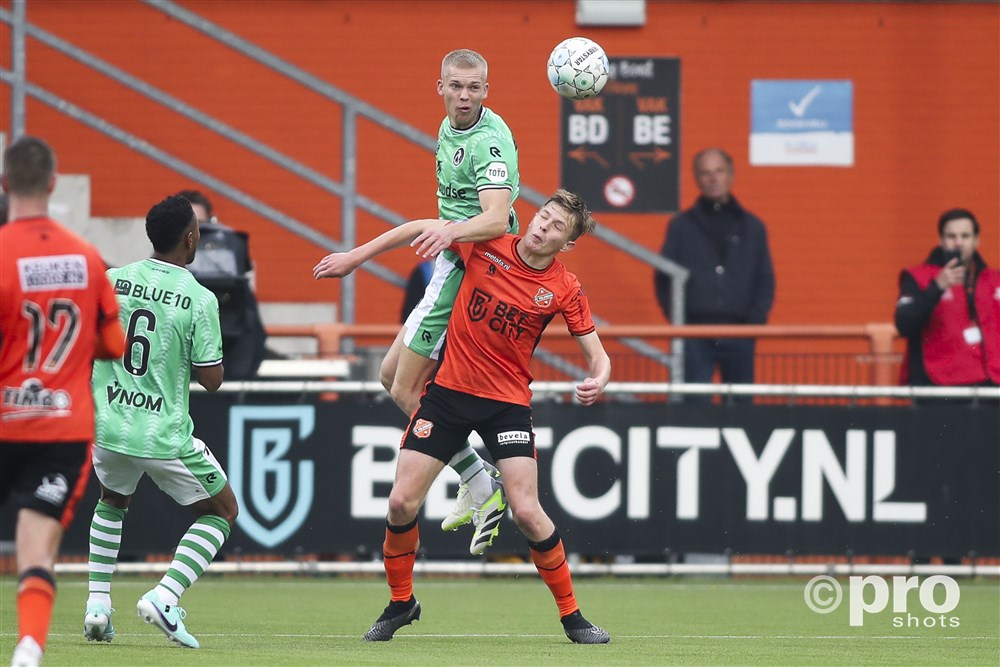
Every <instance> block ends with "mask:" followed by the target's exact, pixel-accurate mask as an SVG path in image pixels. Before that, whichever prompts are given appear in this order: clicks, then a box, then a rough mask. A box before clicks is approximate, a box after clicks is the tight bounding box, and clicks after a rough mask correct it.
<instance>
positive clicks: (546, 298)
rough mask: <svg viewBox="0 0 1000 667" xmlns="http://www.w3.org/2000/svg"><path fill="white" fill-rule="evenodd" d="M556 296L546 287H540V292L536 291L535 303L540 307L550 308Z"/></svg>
mask: <svg viewBox="0 0 1000 667" xmlns="http://www.w3.org/2000/svg"><path fill="white" fill-rule="evenodd" d="M553 296H555V295H554V294H552V292H550V291H548V290H547V289H545V288H544V287H539V288H538V292H536V293H535V305H536V306H538V307H539V308H548V307H549V306H551V305H552V297H553Z"/></svg>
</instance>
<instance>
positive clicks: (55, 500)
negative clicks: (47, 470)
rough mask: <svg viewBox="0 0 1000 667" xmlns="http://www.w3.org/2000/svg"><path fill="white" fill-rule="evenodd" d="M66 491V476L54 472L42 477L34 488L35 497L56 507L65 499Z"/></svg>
mask: <svg viewBox="0 0 1000 667" xmlns="http://www.w3.org/2000/svg"><path fill="white" fill-rule="evenodd" d="M67 492H69V484H67V483H66V478H65V477H63V476H62V475H61V474H60V473H56V474H54V475H46V476H45V477H43V478H42V483H41V484H39V485H38V488H37V489H35V497H36V498H38V499H39V500H44V501H45V502H47V503H51V504H53V505H55V506H57V507H58V506H59V505H62V503H63V500H65V499H66V493H67Z"/></svg>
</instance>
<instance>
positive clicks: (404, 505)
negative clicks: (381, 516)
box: [387, 493, 420, 526]
mask: <svg viewBox="0 0 1000 667" xmlns="http://www.w3.org/2000/svg"><path fill="white" fill-rule="evenodd" d="M419 509H420V501H419V500H415V499H413V498H407V497H406V496H404V495H403V494H398V493H390V494H389V514H388V517H387V518H388V519H389V523H391V524H392V525H394V526H402V525H404V524H407V523H409V522H411V521H413V519H414V518H415V517H416V516H417V512H418V511H419Z"/></svg>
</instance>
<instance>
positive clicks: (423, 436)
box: [313, 190, 611, 644]
mask: <svg viewBox="0 0 1000 667" xmlns="http://www.w3.org/2000/svg"><path fill="white" fill-rule="evenodd" d="M443 224H445V223H444V221H437V220H416V221H411V222H409V223H406V225H403V226H401V227H399V228H397V229H395V230H390V231H389V232H386V233H385V234H383V235H382V236H380V237H378V238H377V239H375V240H374V241H371V242H369V243H368V244H365V245H363V246H361V247H359V248H356V249H355V250H352V251H351V252H348V253H337V254H334V255H329V256H327V257H326V258H324V259H323V261H321V262H320V264H318V265H317V266H316V268H315V269H314V270H313V273H314V275H315V276H316V277H341V276H344V275H347V274H348V273H350V272H351V271H353V270H354V269H355V268H357V267H358V266H360V265H361V264H362V263H363V262H364V261H367V260H368V259H371V257H374V256H375V255H376V254H379V253H380V252H383V251H385V250H388V249H389V248H392V247H396V246H398V245H401V244H403V243H405V242H406V241H409V240H410V239H415V240H414V241H413V244H414V245H417V246H420V245H421V243H422V242H423V241H422V239H423V238H426V237H425V236H423V235H424V234H425V233H426V232H427V231H428V230H432V229H435V228H436V227H439V226H440V225H443ZM457 224H458V225H459V226H460V225H461V223H457ZM594 224H595V223H594V220H593V218H592V217H591V216H590V211H588V210H587V207H586V205H585V204H584V202H583V200H581V199H580V198H579V197H578V196H576V195H575V194H573V193H570V192H567V191H565V190H558V191H556V193H555V194H554V195H553V196H552V197H551V198H550V199H549V200H548V202H546V204H545V205H544V206H543V207H542V208H541V210H539V211H538V213H536V214H535V216H534V218H532V220H531V222H530V223H529V225H528V227H527V231H526V232H525V234H524V236H523V237H517V236H513V235H507V236H503V237H501V238H498V239H494V240H490V241H480V242H477V243H473V244H469V243H464V244H461V245H459V246H456V250H457V252H459V253H460V254H461V256H462V260H463V261H464V263H465V277H464V278H463V280H462V285H461V287H460V288H459V291H458V297H457V298H456V300H455V308H454V310H453V311H452V314H451V318H450V319H449V321H448V338H447V343H446V345H445V348H444V353H443V354H442V357H441V365H440V366H439V367H438V370H437V374H436V375H435V376H434V377H433V379H432V380H431V381H430V382H429V383H428V384H427V387H426V389H425V390H424V394H423V396H421V399H420V407H419V408H418V409H417V411H416V412H415V413H414V414H413V416H412V417H411V418H410V424H409V427H408V428H407V431H406V434H405V435H404V437H403V443H402V448H401V450H400V452H399V459H398V461H397V463H396V479H395V482H394V483H393V486H392V491H391V493H390V494H389V514H388V516H387V517H386V531H385V542H384V543H383V547H382V552H383V557H384V564H385V571H386V578H387V579H388V582H389V588H390V590H391V599H390V601H389V605H388V606H387V607H386V608H385V610H384V611H383V613H382V615H381V616H380V617H379V618H378V620H376V622H375V624H374V625H373V626H372V627H371V629H370V630H369V631H368V632H367V634H365V640H366V641H388V640H390V639H392V637H393V634H394V633H395V632H396V631H397V630H398V629H399V628H401V627H403V626H404V625H409V624H410V623H412V622H413V621H415V620H417V619H419V618H420V611H421V610H420V603H419V602H417V600H416V598H415V597H414V596H413V565H414V561H415V560H416V551H417V543H418V541H419V535H420V534H419V529H418V526H417V516H418V512H419V510H420V506H421V505H422V504H423V502H424V498H425V497H426V495H427V492H428V490H429V489H430V486H431V483H432V482H433V481H434V479H435V478H436V477H437V475H438V473H440V472H441V470H442V469H443V468H444V466H445V464H446V463H447V462H448V461H449V460H450V459H451V457H452V456H453V455H454V454H455V452H456V451H458V450H459V449H461V448H462V447H464V445H465V440H466V438H467V437H468V435H469V434H470V433H471V432H472V431H473V430H475V431H476V432H478V433H479V435H480V436H481V437H482V439H483V442H484V443H485V445H486V448H487V450H488V451H489V452H490V455H491V456H492V457H493V460H494V461H495V462H496V465H497V467H498V468H499V469H500V472H501V474H502V475H503V478H504V480H505V484H506V487H507V497H508V499H509V501H510V508H511V511H512V513H513V516H514V523H515V524H516V525H517V527H518V528H519V529H520V531H521V532H522V533H523V534H524V536H525V537H526V538H527V539H528V545H529V547H530V550H531V558H532V560H533V561H534V563H535V567H536V568H537V569H538V573H539V574H540V575H541V577H542V579H543V580H544V581H545V583H546V585H547V586H548V587H549V590H550V591H551V592H552V595H553V597H554V598H555V601H556V605H557V606H558V608H559V618H560V621H561V622H562V625H563V630H564V632H565V633H566V636H567V637H569V639H570V640H571V641H573V642H576V643H581V644H604V643H607V642H609V641H611V636H610V635H609V634H608V632H607V631H606V630H604V629H603V628H600V627H597V626H595V625H594V624H592V623H590V622H589V621H588V620H587V619H585V618H584V617H583V615H582V614H581V613H580V608H579V606H578V605H577V603H576V596H575V594H574V591H573V582H572V577H571V576H570V570H569V564H568V563H567V562H566V552H565V549H564V547H563V543H562V540H561V538H560V537H559V533H558V531H557V530H556V527H555V525H554V524H553V523H552V520H551V519H550V518H549V517H548V515H547V514H546V513H545V510H543V509H542V506H541V505H540V504H539V501H538V464H537V461H536V452H535V434H534V431H533V430H532V422H531V389H530V388H529V385H530V383H531V380H532V377H531V373H530V371H529V370H528V362H529V361H530V359H531V356H532V354H533V353H534V350H535V347H536V346H537V344H538V341H539V339H540V338H541V335H542V331H543V330H544V329H545V327H546V326H547V325H548V323H549V322H550V321H551V320H552V318H554V317H555V316H556V315H561V316H562V318H563V319H564V320H565V322H566V325H567V327H568V328H569V330H570V332H571V333H572V334H573V335H574V336H576V339H577V342H578V343H579V344H580V347H581V349H582V350H583V354H584V357H585V358H586V360H587V367H588V370H589V372H590V377H587V378H585V379H584V380H583V381H581V382H580V383H579V384H578V385H577V387H576V399H577V401H578V402H580V403H581V404H583V405H590V404H592V403H594V402H595V401H596V400H597V399H598V397H599V396H600V395H601V393H602V392H603V391H604V387H605V385H606V384H607V382H608V379H609V377H610V376H611V361H610V359H609V358H608V355H607V353H606V352H605V351H604V346H603V345H602V344H601V340H600V338H598V335H597V331H596V329H595V326H594V321H593V319H592V318H591V315H590V305H589V302H588V300H587V297H586V295H585V294H584V293H583V289H582V287H581V286H580V282H579V281H578V280H577V278H576V276H575V275H573V274H572V273H570V272H569V271H567V270H566V267H565V266H564V265H563V263H562V262H560V261H558V260H557V259H556V255H557V254H559V253H560V252H566V251H569V250H571V249H572V248H573V247H574V246H575V245H576V239H577V238H579V236H580V235H581V234H583V233H585V232H588V231H591V230H592V229H593V228H594ZM456 238H458V239H459V240H461V233H460V232H459V233H458V234H457V235H456Z"/></svg>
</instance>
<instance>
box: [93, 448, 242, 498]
mask: <svg viewBox="0 0 1000 667" xmlns="http://www.w3.org/2000/svg"><path fill="white" fill-rule="evenodd" d="M193 444H194V451H193V452H192V453H191V454H187V455H185V456H183V457H181V458H179V459H146V458H141V457H138V456H129V455H128V454H120V453H119V452H113V451H111V450H110V449H104V448H103V447H101V446H99V445H98V446H95V447H94V453H93V461H94V472H95V473H96V474H97V479H98V480H99V481H100V482H101V484H102V485H103V486H104V488H106V489H110V490H111V491H114V492H115V493H119V494H121V495H123V496H131V495H132V494H133V493H135V488H136V486H137V485H138V484H139V480H140V479H142V476H143V475H144V474H146V475H149V478H150V479H151V480H153V482H154V483H155V484H156V485H157V486H158V487H160V489H161V490H162V491H163V492H164V493H166V494H167V495H168V496H170V497H171V498H173V499H174V500H175V501H176V502H177V503H178V504H179V505H190V504H192V503H196V502H198V501H199V500H205V499H207V498H213V497H215V496H216V495H217V494H218V493H219V492H220V491H222V489H223V488H225V486H226V480H227V477H226V473H225V471H224V470H223V469H222V466H221V465H219V462H218V461H217V460H216V458H215V456H214V455H213V454H212V452H211V451H210V450H209V449H208V447H206V446H205V443H204V442H202V441H201V440H199V439H198V438H194V443H193Z"/></svg>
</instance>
